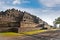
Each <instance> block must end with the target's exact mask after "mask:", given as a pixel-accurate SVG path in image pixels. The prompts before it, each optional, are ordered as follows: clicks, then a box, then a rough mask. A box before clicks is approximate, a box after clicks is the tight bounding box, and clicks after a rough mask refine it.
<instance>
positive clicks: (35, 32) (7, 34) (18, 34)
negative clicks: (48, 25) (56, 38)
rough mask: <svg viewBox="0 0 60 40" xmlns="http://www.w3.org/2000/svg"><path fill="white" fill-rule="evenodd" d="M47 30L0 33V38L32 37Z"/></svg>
mask: <svg viewBox="0 0 60 40" xmlns="http://www.w3.org/2000/svg"><path fill="white" fill-rule="evenodd" d="M55 30H56V29H52V30H51V31H55ZM46 31H48V30H34V31H29V32H21V33H13V32H5V33H0V36H9V37H10V36H23V35H34V34H38V33H41V32H46Z"/></svg>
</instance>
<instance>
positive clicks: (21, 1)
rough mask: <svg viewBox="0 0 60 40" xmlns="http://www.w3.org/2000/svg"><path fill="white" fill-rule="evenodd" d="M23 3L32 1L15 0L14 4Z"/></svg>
mask: <svg viewBox="0 0 60 40" xmlns="http://www.w3.org/2000/svg"><path fill="white" fill-rule="evenodd" d="M21 3H30V1H27V0H14V1H13V4H14V5H15V4H21Z"/></svg>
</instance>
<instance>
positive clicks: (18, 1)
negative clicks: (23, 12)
mask: <svg viewBox="0 0 60 40" xmlns="http://www.w3.org/2000/svg"><path fill="white" fill-rule="evenodd" d="M13 4H14V5H15V4H21V0H14V1H13Z"/></svg>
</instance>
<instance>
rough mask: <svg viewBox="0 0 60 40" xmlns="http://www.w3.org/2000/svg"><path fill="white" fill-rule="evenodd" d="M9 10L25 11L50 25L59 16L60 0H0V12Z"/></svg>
mask: <svg viewBox="0 0 60 40" xmlns="http://www.w3.org/2000/svg"><path fill="white" fill-rule="evenodd" d="M11 8H15V9H19V10H21V11H27V12H29V13H31V14H33V15H36V16H38V17H40V18H41V19H42V20H44V21H46V22H47V23H48V24H50V25H53V21H54V20H55V18H57V17H59V16H60V0H0V11H2V10H6V9H11Z"/></svg>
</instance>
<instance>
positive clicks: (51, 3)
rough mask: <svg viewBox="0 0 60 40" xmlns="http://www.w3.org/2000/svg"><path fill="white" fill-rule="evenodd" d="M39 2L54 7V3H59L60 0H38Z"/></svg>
mask: <svg viewBox="0 0 60 40" xmlns="http://www.w3.org/2000/svg"><path fill="white" fill-rule="evenodd" d="M39 1H40V3H42V4H43V5H45V6H47V7H54V6H56V5H60V0H39Z"/></svg>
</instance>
